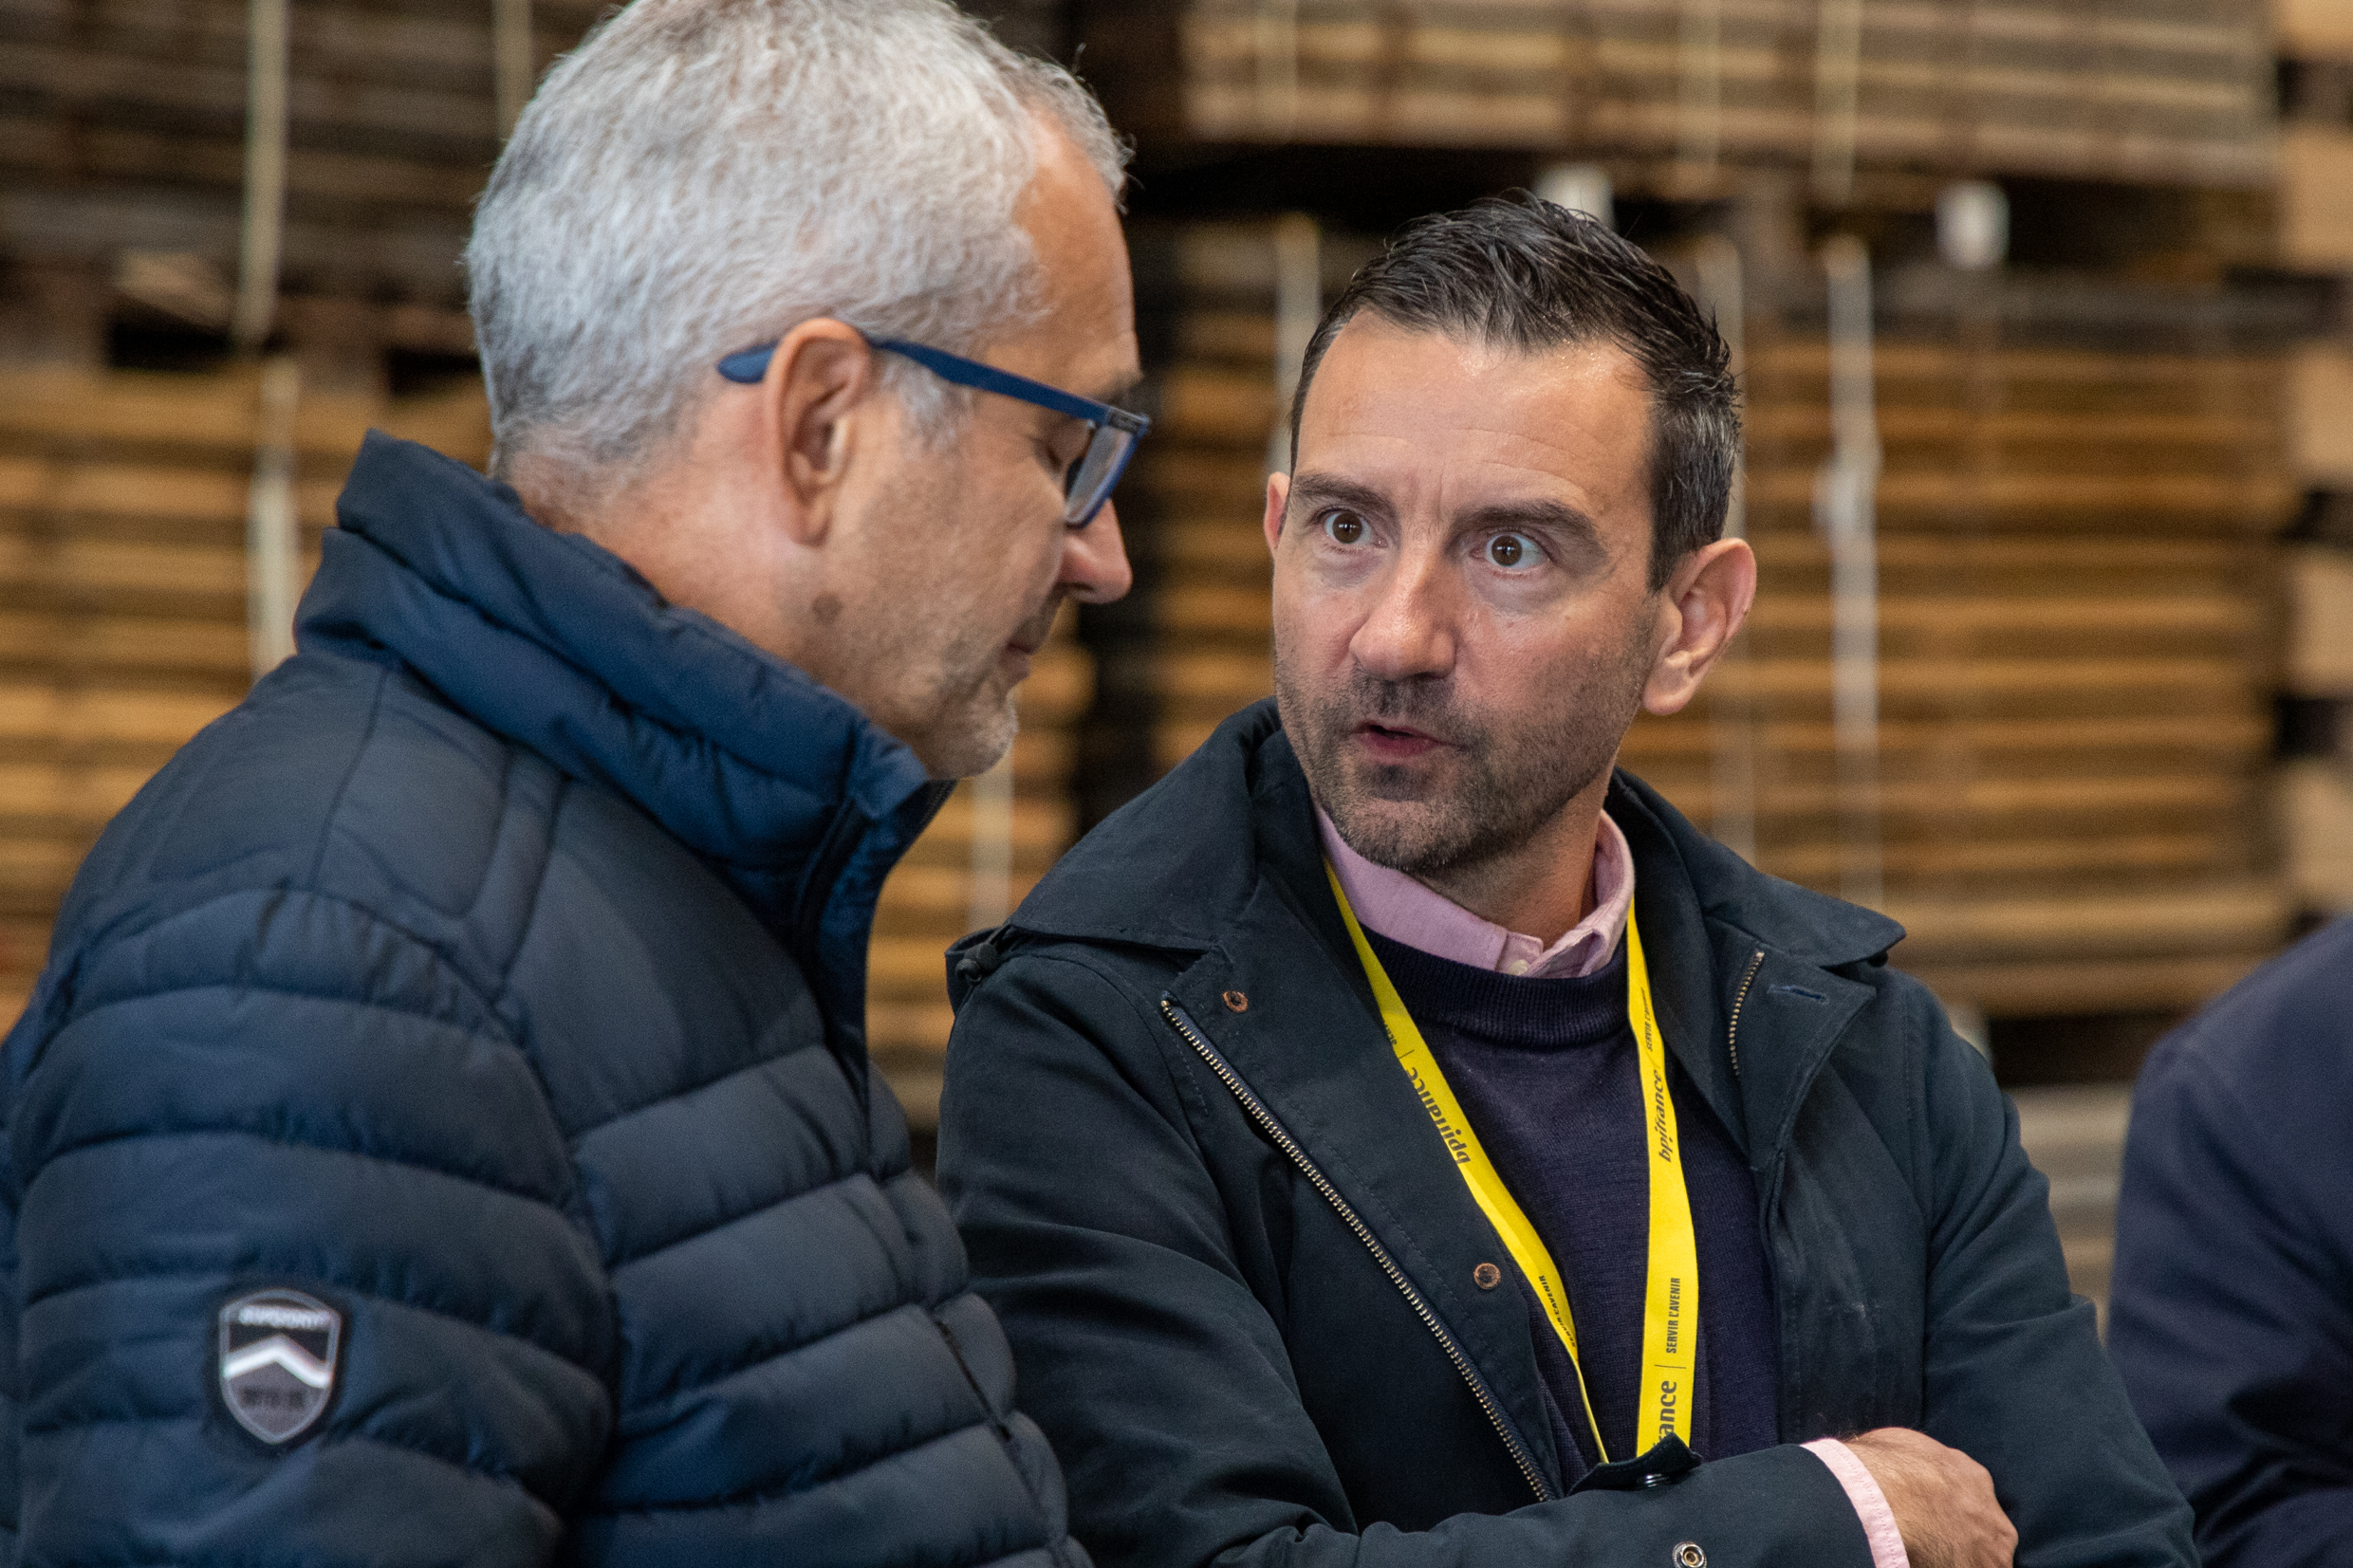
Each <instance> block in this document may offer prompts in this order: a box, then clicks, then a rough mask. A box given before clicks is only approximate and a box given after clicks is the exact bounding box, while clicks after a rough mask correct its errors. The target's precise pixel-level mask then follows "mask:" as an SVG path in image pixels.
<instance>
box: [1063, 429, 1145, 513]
mask: <svg viewBox="0 0 2353 1568" xmlns="http://www.w3.org/2000/svg"><path fill="white" fill-rule="evenodd" d="M1135 450H1136V432H1134V431H1132V430H1121V428H1120V427H1119V426H1117V425H1097V426H1096V427H1095V429H1094V432H1093V434H1091V435H1090V436H1089V437H1088V440H1087V443H1086V451H1085V452H1084V453H1083V454H1081V456H1080V458H1079V460H1078V461H1077V462H1076V463H1073V464H1071V465H1070V472H1069V474H1068V475H1067V477H1066V478H1065V482H1064V492H1063V493H1064V495H1065V498H1066V502H1067V504H1066V505H1065V507H1063V514H1062V518H1063V521H1064V522H1065V523H1066V524H1068V525H1069V526H1072V527H1074V528H1075V527H1079V526H1083V525H1084V524H1087V523H1091V522H1093V521H1094V518H1095V514H1096V513H1097V512H1098V511H1101V510H1102V504H1103V502H1104V501H1105V500H1106V499H1107V498H1108V497H1109V496H1110V494H1111V488H1112V487H1113V486H1114V485H1116V484H1118V483H1119V482H1120V473H1121V470H1124V469H1125V468H1126V467H1127V459H1128V457H1129V455H1130V454H1131V453H1132V452H1134V451H1135Z"/></svg>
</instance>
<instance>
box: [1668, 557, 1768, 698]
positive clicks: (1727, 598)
mask: <svg viewBox="0 0 2353 1568" xmlns="http://www.w3.org/2000/svg"><path fill="white" fill-rule="evenodd" d="M1659 595H1660V598H1661V599H1662V600H1664V603H1663V605H1662V607H1661V610H1660V615H1659V631H1660V636H1661V642H1660V646H1659V649H1658V654H1657V655H1656V656H1655V657H1654V658H1653V659H1652V660H1651V668H1650V679H1649V680H1648V681H1647V682H1646V683H1645V684H1644V685H1643V687H1642V706H1643V707H1644V708H1646V709H1648V710H1650V711H1651V712H1654V713H1675V712H1679V711H1681V710H1682V708H1683V707H1684V705H1685V704H1687V703H1689V702H1690V701H1691V700H1692V697H1693V696H1694V694H1695V693H1696V692H1698V690H1699V683H1700V681H1701V680H1702V679H1703V678H1704V677H1705V676H1706V675H1707V673H1708V670H1709V668H1710V667H1711V666H1713V665H1714V663H1715V661H1716V659H1717V658H1718V657H1719V656H1720V655H1722V654H1723V652H1724V650H1725V648H1726V647H1728V646H1729V645H1730V644H1731V642H1732V636H1733V635H1734V634H1735V633H1737V632H1738V631H1739V630H1740V623H1741V622H1742V621H1744V620H1746V619H1747V618H1748V617H1749V606H1750V605H1751V603H1753V602H1754V601H1755V600H1756V552H1755V551H1753V550H1751V549H1750V548H1749V542H1748V541H1747V540H1745V539H1720V540H1717V541H1716V542H1715V543H1714V544H1709V545H1706V546H1705V547H1703V548H1700V549H1696V550H1694V551H1693V552H1692V553H1691V554H1689V555H1687V556H1685V557H1684V558H1683V559H1682V561H1681V562H1679V563H1677V565H1676V568H1675V574H1674V575H1673V576H1672V577H1670V578H1669V579H1668V580H1667V585H1666V586H1665V587H1664V588H1662V589H1661V590H1659Z"/></svg>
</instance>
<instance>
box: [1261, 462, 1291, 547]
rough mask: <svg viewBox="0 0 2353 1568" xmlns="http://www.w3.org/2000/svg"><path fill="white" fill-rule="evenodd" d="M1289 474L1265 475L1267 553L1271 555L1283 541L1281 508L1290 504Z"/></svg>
mask: <svg viewBox="0 0 2353 1568" xmlns="http://www.w3.org/2000/svg"><path fill="white" fill-rule="evenodd" d="M1290 500H1291V476H1290V475H1289V474H1288V473H1270V474H1269V475H1267V516H1266V522H1265V525H1264V526H1265V528H1266V530H1267V553H1268V554H1269V555H1272V554H1273V553H1274V552H1275V547H1276V546H1277V545H1278V544H1281V543H1282V541H1283V509H1284V508H1285V507H1288V506H1289V505H1290Z"/></svg>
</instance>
